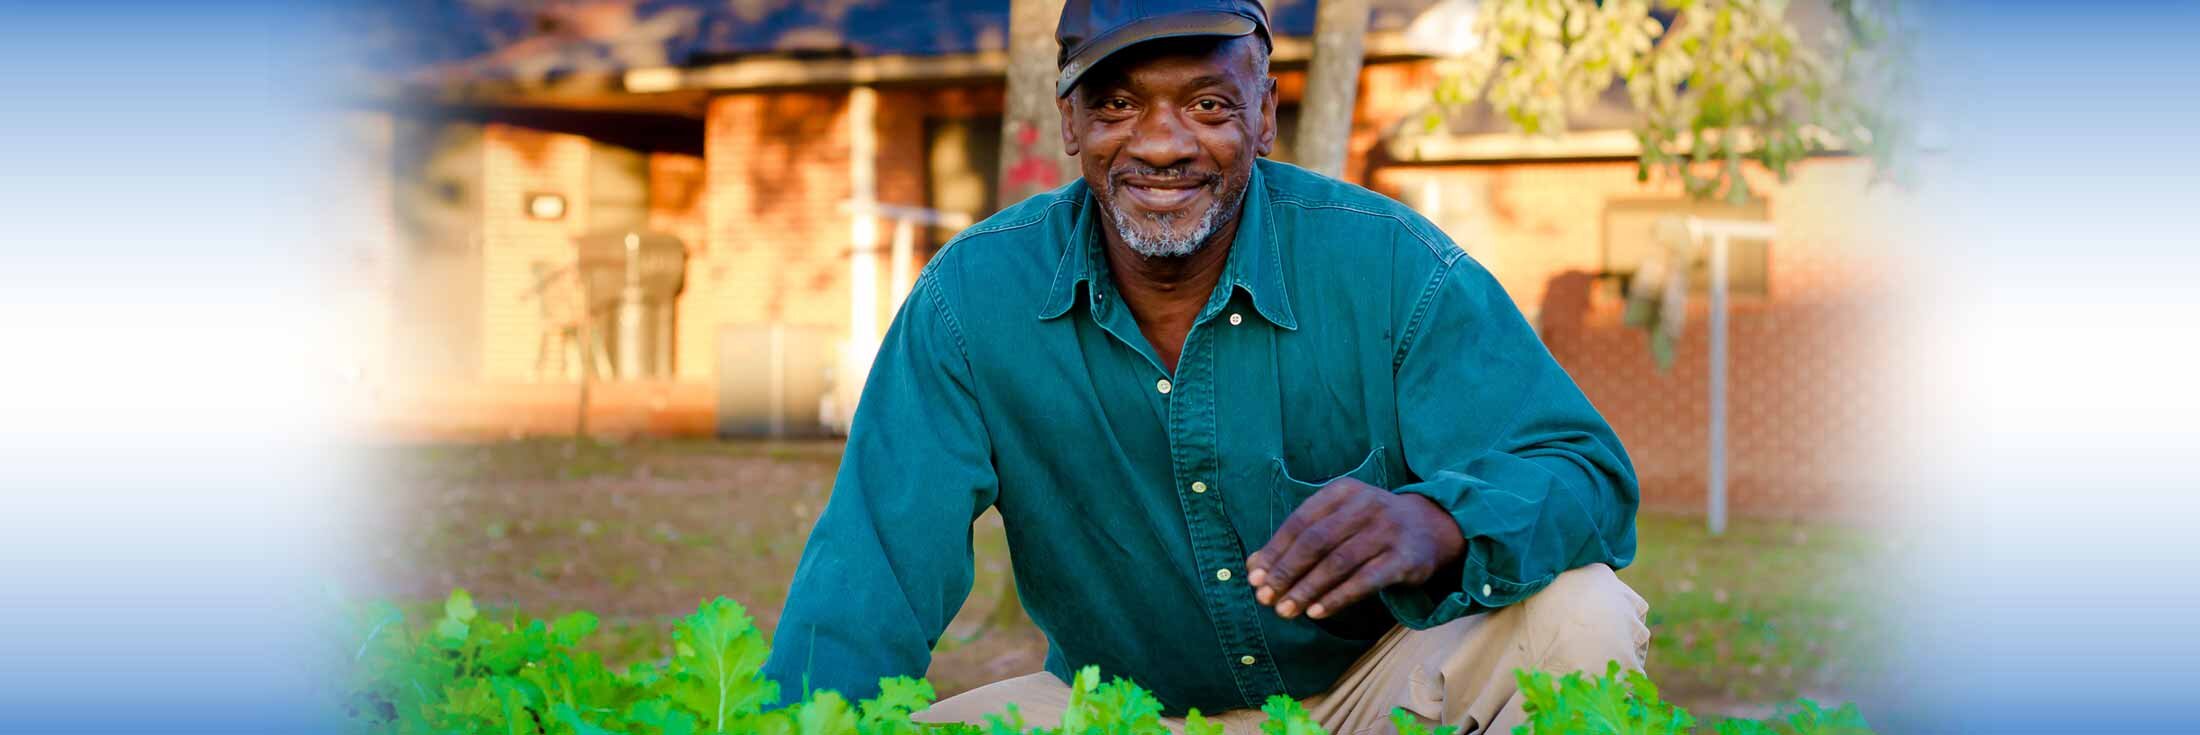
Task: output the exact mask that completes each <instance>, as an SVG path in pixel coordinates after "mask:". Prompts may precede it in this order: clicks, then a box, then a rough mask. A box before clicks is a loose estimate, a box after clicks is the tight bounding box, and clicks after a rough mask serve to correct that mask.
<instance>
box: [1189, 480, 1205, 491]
mask: <svg viewBox="0 0 2200 735" xmlns="http://www.w3.org/2000/svg"><path fill="white" fill-rule="evenodd" d="M1192 492H1195V493H1203V492H1207V483H1204V482H1193V483H1192Z"/></svg>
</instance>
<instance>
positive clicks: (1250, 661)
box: [1238, 656, 1253, 666]
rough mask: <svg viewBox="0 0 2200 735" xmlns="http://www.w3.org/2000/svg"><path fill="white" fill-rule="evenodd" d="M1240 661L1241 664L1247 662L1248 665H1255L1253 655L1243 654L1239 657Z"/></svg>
mask: <svg viewBox="0 0 2200 735" xmlns="http://www.w3.org/2000/svg"><path fill="white" fill-rule="evenodd" d="M1238 663H1241V664H1245V665H1247V666H1251V665H1253V657H1251V656H1241V657H1239V658H1238Z"/></svg>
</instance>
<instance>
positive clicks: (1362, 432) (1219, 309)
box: [765, 160, 1639, 714]
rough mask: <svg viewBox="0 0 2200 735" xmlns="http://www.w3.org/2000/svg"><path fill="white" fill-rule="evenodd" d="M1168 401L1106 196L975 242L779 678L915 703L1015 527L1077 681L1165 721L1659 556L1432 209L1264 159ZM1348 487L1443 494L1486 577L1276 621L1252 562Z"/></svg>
mask: <svg viewBox="0 0 2200 735" xmlns="http://www.w3.org/2000/svg"><path fill="white" fill-rule="evenodd" d="M1244 206H1245V210H1244V213H1243V215H1242V219H1241V221H1240V224H1239V225H1238V230H1237V235H1236V238H1235V239H1234V240H1232V241H1231V243H1230V253H1229V256H1228V263H1227V265H1226V270H1225V274H1224V276H1223V277H1222V280H1221V281H1220V282H1219V283H1218V284H1217V285H1216V287H1215V290H1214V293H1213V295H1212V296H1211V297H1210V298H1209V299H1208V300H1207V304H1206V306H1205V308H1204V309H1202V310H1201V311H1200V313H1199V317H1198V320H1197V322H1196V323H1195V324H1194V326H1193V327H1192V330H1191V333H1190V334H1189V336H1187V337H1186V339H1185V343H1184V347H1183V352H1182V353H1181V355H1180V357H1179V360H1178V363H1177V366H1176V370H1175V372H1174V373H1173V374H1172V373H1171V372H1170V371H1168V370H1166V369H1164V368H1163V367H1162V363H1161V360H1160V359H1159V358H1158V356H1157V355H1156V354H1155V352H1154V349H1153V347H1152V346H1151V345H1149V344H1148V343H1147V342H1146V339H1145V337H1144V335H1143V334H1142V333H1141V332H1140V331H1139V329H1138V325H1137V321H1136V320H1135V318H1134V317H1133V315H1132V314H1131V312H1130V310H1129V309H1128V308H1125V306H1124V305H1123V302H1122V299H1121V298H1119V296H1118V294H1117V291H1116V288H1115V284H1114V280H1113V278H1112V276H1110V275H1109V273H1108V270H1107V263H1106V261H1105V259H1104V258H1103V257H1102V254H1101V250H1100V248H1102V247H1105V244H1104V243H1105V241H1104V240H1103V239H1102V237H1101V235H1100V234H1099V230H1098V224H1097V220H1096V219H1095V216H1096V211H1097V208H1096V207H1095V206H1094V203H1093V199H1092V197H1091V195H1090V192H1089V190H1088V189H1087V188H1086V186H1085V184H1084V183H1083V182H1082V181H1078V182H1072V183H1070V184H1069V185H1067V186H1064V187H1062V188H1060V189H1057V190H1055V191H1053V192H1050V193H1047V194H1042V195H1039V196H1036V197H1033V198H1031V199H1028V200H1025V201H1023V202H1021V203H1018V204H1016V205H1015V206H1012V207H1009V208H1008V209H1005V210H1002V211H1001V212H1000V213H998V214H995V215H994V216H992V217H989V218H987V219H986V220H985V221H984V222H980V223H978V224H977V225H975V226H973V227H971V228H969V229H968V230H966V231H964V232H963V233H962V234H961V235H959V236H957V237H956V238H955V239H954V240H953V241H952V242H950V243H948V245H947V246H946V247H945V248H943V249H942V250H941V251H940V252H939V254H938V256H937V257H935V258H933V260H932V262H931V263H930V264H929V265H927V266H926V267H925V269H924V271H923V273H922V274H921V275H920V276H919V277H918V279H917V281H916V284H915V286H914V287H913V289H912V290H911V292H910V294H909V297H908V299H907V301H906V302H905V303H904V304H903V305H902V307H901V311H900V313H899V314H898V315H897V316H896V317H895V318H894V323H893V326H892V328H891V329H890V330H888V332H887V335H886V338H885V342H884V344H883V345H882V346H881V347H880V348H879V352H878V357H877V360H876V362H874V363H873V366H872V369H871V374H870V378H869V380H868V382H867V383H866V384H865V385H864V390H863V397H862V401H861V403H860V404H859V407H858V409H857V411H856V416H855V423H854V426H853V427H852V428H851V430H850V432H849V437H848V443H847V449H846V454H845V455H844V458H843V459H842V463H841V467H840V474H839V477H838V478H837V479H836V481H835V483H834V486H833V493H832V499H831V500H830V501H829V502H828V503H827V505H826V507H825V511H824V514H823V515H822V516H821V517H820V518H819V519H818V522H817V526H816V528H815V529H814V530H812V531H811V533H810V538H809V544H808V546H807V547H806V548H805V549H804V551H803V554H802V561H801V563H800V565H799V568H798V569H797V570H796V572H795V577H794V585H793V589H792V590H791V591H790V593H789V597H788V600H787V605H786V607H785V609H784V613H783V615H782V616H781V618H780V620H779V625H778V626H777V630H776V633H775V636H774V638H775V641H774V650H773V653H772V658H771V660H770V662H769V663H768V664H767V665H766V667H765V673H766V675H767V676H769V677H771V678H772V679H774V680H776V681H778V682H779V683H780V686H781V692H782V696H784V697H789V698H792V697H797V696H800V694H801V693H802V692H804V691H806V690H814V689H833V690H837V691H839V692H841V693H842V694H844V695H847V696H849V697H850V698H861V697H868V696H872V695H874V694H875V693H876V692H877V690H878V685H877V680H878V679H879V678H881V677H888V676H897V675H907V676H922V675H923V674H924V673H925V671H926V668H927V667H928V666H929V664H930V662H931V658H932V649H933V646H934V645H935V644H937V643H938V641H939V638H940V635H941V632H942V631H943V630H944V629H945V628H946V627H947V624H948V621H949V620H951V619H953V618H954V616H955V613H956V611H957V610H958V609H959V608H960V607H961V606H962V604H963V601H964V599H965V598H966V597H967V596H968V595H969V592H970V587H971V584H972V557H971V540H970V539H971V522H972V521H973V520H974V519H975V518H977V516H978V515H979V514H980V513H982V512H984V511H985V509H986V508H989V507H990V508H997V509H999V511H1000V514H1001V518H1002V520H1003V522H1004V525H1005V527H1006V529H1007V534H1008V543H1009V555H1010V558H1011V560H1012V563H1013V566H1014V570H1015V579H1016V587H1017V591H1018V592H1019V594H1020V595H1021V596H1022V598H1023V604H1024V608H1025V610H1026V611H1028V612H1029V613H1030V615H1031V619H1032V620H1033V622H1035V623H1037V624H1038V626H1039V628H1040V629H1041V630H1043V631H1045V633H1046V636H1047V640H1048V643H1049V650H1048V652H1047V657H1046V670H1047V671H1049V672H1052V673H1053V674H1054V675H1055V676H1057V677H1061V678H1062V679H1063V680H1065V681H1067V680H1068V678H1069V676H1070V674H1071V673H1072V672H1073V671H1075V670H1076V669H1078V668H1080V667H1083V666H1086V665H1092V664H1097V665H1099V666H1100V668H1101V670H1102V672H1104V673H1105V674H1106V675H1110V676H1124V677H1129V678H1132V679H1135V680H1136V681H1137V682H1138V683H1139V684H1141V685H1143V686H1145V687H1146V688H1147V689H1149V690H1151V691H1152V692H1153V693H1154V694H1155V695H1156V696H1157V697H1158V698H1159V699H1160V700H1161V701H1162V703H1163V704H1164V705H1165V707H1166V709H1167V711H1168V712H1169V713H1171V714H1176V713H1181V712H1183V711H1184V710H1185V709H1186V708H1190V707H1197V708H1199V709H1200V710H1202V711H1205V712H1210V713H1211V712H1219V711H1224V710H1231V709H1239V708H1246V707H1258V706H1260V704H1261V703H1262V702H1263V701H1265V700H1266V698H1267V697H1268V696H1269V695H1273V694H1287V695H1290V696H1293V697H1305V696H1309V695H1313V694H1316V693H1320V692H1322V691H1325V690H1327V689H1328V688H1329V687H1330V686H1331V685H1332V684H1333V683H1335V681H1336V680H1337V677H1338V676H1339V675H1341V674H1342V673H1343V672H1344V670H1345V668H1346V667H1348V666H1350V665H1351V664H1352V662H1353V661H1354V660H1355V659H1357V658H1358V657H1359V656H1360V655H1361V654H1362V653H1364V652H1365V651H1366V650H1367V649H1368V648H1370V647H1371V646H1372V645H1373V643H1374V642H1375V639H1376V638H1378V637H1380V636H1381V635H1382V633H1383V632H1384V631H1385V630H1387V629H1389V628H1390V627H1392V626H1393V625H1394V624H1404V625H1406V626H1408V627H1412V628H1426V627H1430V626H1434V625H1437V624H1440V623H1443V622H1446V621H1449V620H1452V619H1455V618H1458V617H1460V616H1462V615H1472V614H1476V613H1480V612H1485V611H1488V610H1492V609H1495V608H1499V607H1503V606H1505V605H1509V604H1511V603H1514V602H1517V601H1519V600H1521V599H1523V598H1525V597H1527V596H1529V595H1531V594H1534V593H1535V591H1536V590H1538V589H1541V588H1542V587H1543V586H1544V585H1545V584H1548V583H1549V582H1550V581H1551V579H1552V578H1553V577H1555V576H1557V575H1558V574H1559V573H1560V572H1563V571H1566V570H1568V569H1572V568H1575V567H1579V566H1584V565H1587V564H1591V563H1597V562H1602V563H1605V564H1609V565H1611V566H1612V567H1614V568H1619V567H1623V566H1626V565H1627V564H1628V562H1630V561H1632V560H1633V558H1634V555H1635V527H1634V517H1635V508H1636V505H1637V504H1638V501H1639V493H1638V491H1637V488H1636V484H1635V477H1634V467H1633V465H1632V464H1631V463H1630V461H1629V460H1628V458H1627V453H1626V451H1625V450H1624V449H1622V448H1621V447H1620V443H1619V440H1618V439H1617V438H1616V437H1615V436H1613V433H1612V429H1611V427H1610V426H1609V425H1608V424H1606V423H1605V421H1604V419H1603V418H1602V417H1601V416H1599V415H1598V414H1597V412H1596V409H1595V408H1593V407H1591V406H1590V405H1589V401H1588V400H1587V399H1586V398H1585V397H1583V395H1582V393H1581V391H1580V389H1579V388H1578V387H1576V386H1575V385H1574V382H1573V380H1572V379H1571V378H1570V377H1568V376H1567V374H1566V372H1565V370H1563V369H1561V368H1560V367H1559V365H1558V363H1557V362H1556V361H1555V360H1553V359H1552V358H1551V354H1550V352H1549V351H1548V350H1546V349H1545V348H1544V347H1543V344H1542V343H1541V342H1540V341H1539V340H1538V339H1537V338H1536V335H1535V332H1534V331H1533V330H1532V329H1531V328H1530V327H1529V325H1528V323H1527V321H1526V320H1525V319H1523V318H1522V317H1521V314H1520V311H1519V309H1518V308H1517V307H1516V306H1515V305H1514V304H1513V302H1512V300H1511V298H1510V297H1509V296H1507V295H1506V294H1505V291H1504V289H1503V288H1502V287H1500V286H1499V285H1498V283H1497V281H1496V280H1495V279H1494V278H1492V277H1491V276H1490V274H1489V272H1488V271H1487V270H1484V269H1483V268H1482V266H1481V265H1480V264H1478V263H1476V262H1475V261H1474V260H1473V259H1472V258H1469V257H1467V256H1466V253H1465V252H1464V251H1462V250H1461V249H1460V248H1458V247H1457V246H1455V245H1453V244H1452V242H1451V241H1450V240H1449V239H1448V238H1446V237H1445V236H1444V234H1443V233H1442V232H1441V231H1439V230H1438V229H1437V228H1436V227H1435V226H1434V225H1431V224H1430V223H1429V222H1428V221H1427V220H1425V219H1423V218H1422V217H1421V216H1420V215H1418V214H1415V213H1414V212H1413V211H1412V210H1410V209H1407V208H1406V207H1404V206H1402V205H1400V204H1398V203H1397V202H1394V201H1392V200H1390V199H1388V198H1385V197H1383V196H1380V195H1378V194H1375V193H1373V192H1370V191H1368V190H1366V189H1362V188H1360V187H1357V186H1353V185H1351V184H1348V183H1344V182H1340V181H1337V180H1335V179H1330V178H1326V177H1322V176H1319V175H1316V174H1313V173H1311V172H1308V171H1306V170H1304V169H1300V168H1296V167H1293V166H1290V165H1288V164H1282V163H1276V162H1272V161H1267V160H1262V161H1259V162H1258V163H1257V164H1256V166H1255V168H1254V172H1253V177H1252V181H1251V184H1250V188H1249V189H1248V191H1247V192H1246V195H1245V205H1244ZM1338 477H1353V478H1357V479H1359V480H1362V481H1365V482H1368V483H1370V484H1373V485H1375V486H1377V487H1383V488H1388V489H1390V490H1391V491H1393V492H1400V493H1414V494H1418V495H1422V496H1425V497H1427V498H1429V499H1430V500H1432V501H1435V503H1436V504H1437V505H1439V506H1441V507H1443V508H1444V509H1446V510H1447V511H1449V513H1450V514H1451V516H1452V517H1453V518H1454V519H1455V520H1457V521H1458V523H1459V528H1460V529H1461V530H1462V531H1463V532H1464V533H1465V536H1466V553H1465V556H1464V559H1463V560H1462V561H1461V562H1460V563H1459V564H1456V565H1453V567H1452V568H1450V569H1447V570H1444V571H1441V572H1439V574H1438V578H1437V579H1435V580H1432V581H1431V582H1430V583H1428V584H1425V585H1421V586H1417V587H1411V588H1406V587H1397V588H1392V589H1387V590H1384V591H1382V592H1381V593H1380V595H1378V596H1377V598H1375V599H1370V600H1368V601H1366V602H1365V603H1363V604H1361V605H1356V606H1353V607H1352V608H1351V609H1348V610H1346V611H1343V612H1341V613H1339V614H1338V615H1335V616H1332V617H1331V618H1330V619H1328V620H1325V621H1313V620H1309V619H1307V618H1304V617H1300V618H1296V619H1290V620H1286V619H1283V618H1280V617H1278V616H1276V614H1275V613H1274V612H1273V611H1271V610H1269V609H1268V608H1265V607H1263V606H1261V605H1260V604H1259V603H1258V602H1257V601H1256V600H1255V599H1254V598H1253V589H1252V588H1251V587H1250V586H1248V585H1247V584H1246V582H1245V559H1246V557H1247V556H1249V555H1251V553H1252V552H1253V551H1256V550H1258V549H1260V548H1261V546H1262V545H1264V544H1266V543H1267V542H1268V540H1269V538H1270V536H1271V535H1272V534H1273V533H1274V531H1275V530H1276V528H1278V527H1279V526H1280V525H1281V524H1282V523H1283V520H1284V518H1285V517H1286V516H1288V515H1290V513H1291V511H1292V509H1293V508H1295V507H1297V506H1298V504H1299V503H1300V502H1301V501H1304V500H1305V499H1306V498H1307V497H1309V496H1311V495H1312V494H1313V493H1314V492H1315V491H1316V490H1318V489H1319V488H1321V486H1322V485H1323V484H1325V483H1326V482H1328V481H1329V480H1331V479H1333V478H1338Z"/></svg>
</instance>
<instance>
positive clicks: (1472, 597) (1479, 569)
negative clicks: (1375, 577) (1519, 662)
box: [1376, 483, 1538, 630]
mask: <svg viewBox="0 0 2200 735" xmlns="http://www.w3.org/2000/svg"><path fill="white" fill-rule="evenodd" d="M1466 490H1467V489H1466V488H1462V487H1458V486H1457V485H1456V484H1452V483H1441V484H1438V483H1420V484H1416V485H1410V486H1407V487H1403V488H1399V489H1398V490H1397V492H1401V493H1411V494H1414V495H1419V496H1421V497H1424V498H1428V499H1429V500H1430V501H1433V502H1435V503H1436V505H1437V507H1440V508H1443V509H1445V512H1446V513H1448V514H1450V515H1451V517H1452V521H1453V522H1455V523H1458V524H1459V528H1460V531H1461V533H1464V534H1465V535H1466V542H1467V548H1466V551H1465V552H1464V553H1462V554H1460V559H1459V561H1456V562H1453V563H1451V564H1447V565H1445V566H1444V567H1443V568H1441V569H1438V570H1436V573H1435V574H1434V575H1432V576H1430V577H1429V580H1428V581H1427V582H1423V583H1421V584H1417V585H1393V586H1391V587H1386V588H1384V589H1382V590H1381V591H1379V592H1377V593H1376V596H1377V597H1379V598H1381V599H1382V601H1383V606H1384V607H1387V608H1389V609H1390V614H1391V616H1392V617H1395V618H1397V619H1398V623H1399V624H1400V625H1404V626H1406V627H1408V628H1412V629H1414V630H1426V629H1429V628H1433V627H1436V626H1438V625H1443V624H1444V623H1448V622H1451V621H1453V620H1456V619H1459V618H1461V617H1464V616H1467V615H1474V614H1477V613H1484V612H1489V611H1491V610H1495V609H1498V608H1501V607H1504V606H1506V605H1510V604H1513V603H1515V602H1519V601H1520V600H1522V599H1526V598H1527V597H1528V595H1530V594H1533V593H1534V592H1535V590H1536V588H1537V587H1538V585H1534V584H1527V583H1522V582H1518V581H1515V580H1512V579H1508V578H1506V577H1503V576H1499V575H1497V574H1494V573H1492V572H1491V571H1490V569H1489V556H1490V552H1491V550H1492V549H1491V548H1490V545H1491V543H1492V542H1491V541H1490V539H1488V538H1487V537H1483V538H1477V534H1476V532H1475V526H1476V524H1475V522H1474V519H1473V518H1472V517H1471V516H1473V515H1478V514H1479V512H1475V513H1469V512H1462V511H1461V510H1460V508H1462V507H1463V506H1467V505H1470V504H1468V503H1462V502H1457V501H1458V500H1459V498H1457V497H1456V496H1458V495H1462V494H1464V492H1465V491H1466Z"/></svg>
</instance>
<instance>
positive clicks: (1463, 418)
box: [1381, 257, 1641, 628]
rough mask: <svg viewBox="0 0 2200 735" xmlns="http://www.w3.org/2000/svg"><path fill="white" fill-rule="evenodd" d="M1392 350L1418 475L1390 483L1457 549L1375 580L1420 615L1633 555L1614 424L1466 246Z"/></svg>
mask: <svg viewBox="0 0 2200 735" xmlns="http://www.w3.org/2000/svg"><path fill="white" fill-rule="evenodd" d="M1412 313H1413V314H1414V315H1415V316H1414V317H1413V318H1412V321H1411V322H1410V323H1409V325H1408V326H1407V328H1406V332H1405V334H1406V337H1405V339H1404V340H1403V341H1401V346H1400V348H1399V352H1398V353H1397V355H1396V356H1395V365H1396V368H1397V399H1398V417H1399V419H1398V420H1399V423H1400V427H1399V429H1400V436H1401V438H1402V441H1403V444H1404V460H1405V462H1406V466H1407V468H1408V469H1409V470H1411V471H1412V473H1413V475H1414V477H1415V478H1416V481H1415V482H1412V483H1410V484H1406V485H1402V486H1400V487H1397V488H1394V490H1395V491H1396V492H1400V493H1411V494H1415V495H1421V496H1424V497H1427V498H1428V499H1430V500H1432V501H1435V503H1436V504H1437V505H1438V506H1440V507H1442V508H1443V509H1444V510H1445V511H1447V512H1449V513H1450V515H1451V517H1452V519H1453V520H1455V521H1457V522H1458V523H1459V529H1460V530H1461V531H1462V532H1463V533H1464V534H1465V536H1466V553H1465V555H1464V558H1463V559H1462V560H1461V562H1460V563H1459V564H1457V565H1455V566H1453V567H1452V568H1450V569H1447V570H1444V571H1443V572H1440V573H1439V577H1438V578H1436V579H1432V580H1430V581H1429V582H1428V583H1425V584H1422V585H1417V586H1398V587H1392V588H1390V589H1386V590H1384V591H1383V592H1382V593H1381V597H1382V600H1383V603H1384V604H1385V605H1387V606H1388V607H1389V608H1390V610H1391V613H1392V614H1393V615H1394V616H1396V617H1397V618H1398V620H1399V622H1400V623H1402V624H1404V625H1406V626H1407V627H1410V628H1428V627H1432V626H1436V625H1440V624H1443V623H1445V622H1447V621H1450V620H1452V619H1455V618H1458V617H1460V616H1462V615H1468V614H1472V613H1477V612H1482V611H1486V610H1490V609H1494V608H1499V607H1503V606H1506V605H1509V604H1512V603H1514V602H1518V601H1520V600H1522V599H1524V598H1526V597H1528V596H1529V595H1532V594H1534V593H1535V592H1536V591H1537V590H1540V589H1542V588H1543V587H1544V586H1545V585H1547V584H1549V583H1550V581H1551V580H1552V579H1553V578H1555V577H1557V576H1558V575H1559V574H1560V573H1561V572H1565V571H1567V570H1569V569H1573V568H1576V567H1581V566H1586V565H1589V564H1593V563H1598V562H1602V563H1605V564H1609V565H1611V566H1612V567H1613V568H1614V569H1617V568H1620V567H1624V566H1626V565H1627V564H1628V563H1630V562H1632V561H1633V560H1634V556H1635V510H1636V507H1637V506H1638V505H1639V504H1640V502H1641V493H1640V491H1639V489H1638V488H1637V486H1636V482H1635V471H1634V466H1633V464H1632V463H1631V462H1630V461H1629V460H1628V458H1627V453H1626V450H1625V449H1623V448H1622V447H1621V446H1620V443H1619V438H1618V437H1617V436H1615V435H1614V434H1613V432H1612V428H1611V426H1610V424H1607V423H1606V422H1605V421H1604V418H1603V417H1602V416H1600V415H1598V414H1597V411H1596V409H1595V408H1594V407H1593V406H1591V405H1590V404H1589V400H1588V398H1587V397H1586V396H1584V395H1582V392H1581V389H1580V387H1579V386H1576V385H1575V384H1574V381H1573V379H1572V378H1571V377H1570V376H1568V375H1567V374H1566V371H1565V370H1564V369H1563V368H1561V367H1559V365H1558V362H1557V360H1555V359H1553V358H1552V357H1551V353H1550V351H1549V350H1548V349H1545V348H1544V346H1543V343H1542V341H1541V340H1540V339H1538V338H1537V337H1536V334H1535V331H1534V330H1533V329H1532V328H1531V327H1529V325H1528V322H1527V320H1526V319H1525V318H1523V317H1522V316H1521V314H1520V310H1519V308H1518V307H1516V306H1514V304H1513V301H1512V299H1511V297H1510V296H1508V295H1507V294H1506V293H1505V291H1504V289H1503V288H1502V287H1501V286H1499V284H1498V283H1497V281H1496V279H1495V278H1492V277H1491V276H1490V274H1489V272H1488V271H1487V270H1485V269H1484V268H1483V267H1482V266H1481V265H1480V264H1478V263H1476V262H1475V261H1474V260H1473V259H1472V258H1468V257H1460V258H1457V259H1456V260H1454V261H1453V262H1452V263H1451V264H1449V265H1446V266H1443V267H1441V268H1440V269H1439V270H1438V271H1437V272H1436V273H1435V274H1434V275H1433V276H1431V278H1430V279H1429V281H1428V282H1427V283H1426V284H1425V286H1424V287H1423V289H1422V294H1421V296H1420V297H1419V303H1418V304H1417V306H1416V307H1415V309H1414V311H1413V312H1412Z"/></svg>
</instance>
